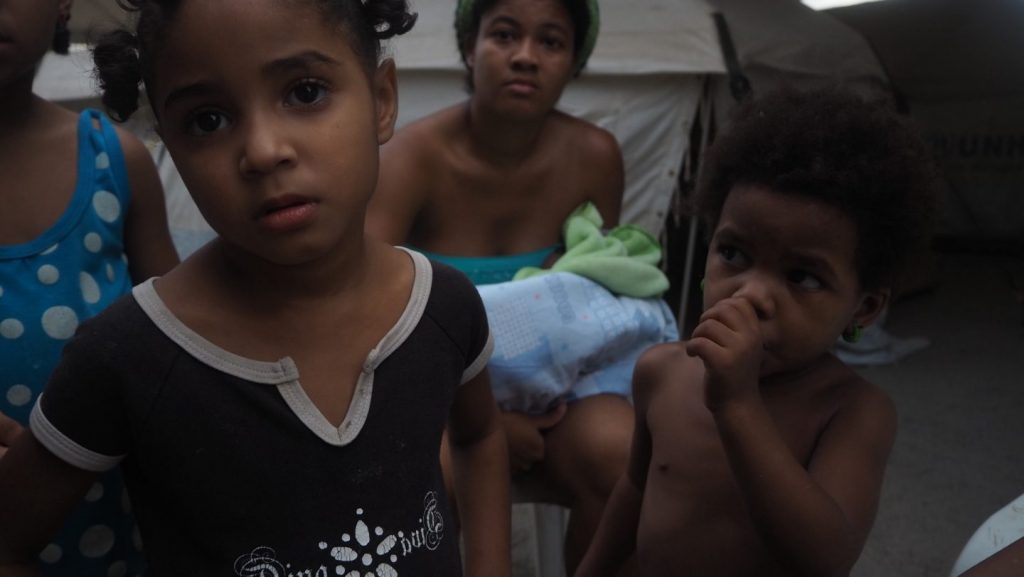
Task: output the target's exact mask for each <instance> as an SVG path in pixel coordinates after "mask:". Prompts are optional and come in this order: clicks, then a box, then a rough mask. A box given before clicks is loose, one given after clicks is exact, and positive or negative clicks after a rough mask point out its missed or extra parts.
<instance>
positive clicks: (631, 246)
mask: <svg viewBox="0 0 1024 577" xmlns="http://www.w3.org/2000/svg"><path fill="white" fill-rule="evenodd" d="M603 223H604V220H603V219H602V218H601V214H600V213H599V212H598V211H597V207H595V206H594V205H593V203H590V202H587V203H584V204H582V205H580V207H579V208H577V209H576V210H574V211H573V212H572V214H570V215H569V218H567V219H566V221H565V224H564V225H563V226H562V237H563V238H564V239H565V254H563V255H562V257H561V258H559V259H558V260H557V261H556V262H555V264H553V265H552V266H551V268H548V269H542V268H537V267H525V268H522V269H520V270H519V272H517V273H516V276H515V278H514V279H513V280H522V279H525V278H530V277H534V276H537V275H542V274H546V273H549V272H571V273H576V274H578V275H580V276H583V277H586V278H588V279H590V280H592V281H594V282H596V283H598V284H600V285H601V286H603V287H605V288H606V289H608V290H609V291H610V292H612V293H613V294H616V295H623V296H628V297H635V298H652V297H657V296H661V294H662V293H663V292H665V291H666V290H667V289H668V278H667V277H666V276H665V273H663V272H661V269H660V268H658V263H659V262H660V261H661V245H660V244H658V241H657V240H656V239H655V238H654V237H653V236H651V235H650V234H648V232H647V231H645V230H644V229H642V228H640V227H638V226H635V225H631V224H623V225H620V226H617V227H615V228H613V229H612V230H610V231H608V234H604V233H602V232H601V225H602V224H603Z"/></svg>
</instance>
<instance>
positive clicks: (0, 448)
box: [0, 413, 25, 458]
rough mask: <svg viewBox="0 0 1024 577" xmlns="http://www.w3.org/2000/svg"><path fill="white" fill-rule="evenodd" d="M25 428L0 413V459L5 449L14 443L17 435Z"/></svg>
mask: <svg viewBox="0 0 1024 577" xmlns="http://www.w3.org/2000/svg"><path fill="white" fill-rule="evenodd" d="M24 430H25V428H24V427H22V426H21V424H19V423H18V421H15V420H14V419H12V418H10V417H8V416H7V415H5V414H3V413H0V458H2V457H3V456H4V453H6V452H7V448H8V447H10V446H11V444H12V443H14V440H15V439H17V438H18V435H20V434H21V432H22V431H24Z"/></svg>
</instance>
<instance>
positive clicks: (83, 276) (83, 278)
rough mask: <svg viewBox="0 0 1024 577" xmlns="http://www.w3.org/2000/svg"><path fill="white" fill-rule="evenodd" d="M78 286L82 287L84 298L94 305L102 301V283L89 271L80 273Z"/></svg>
mask: <svg viewBox="0 0 1024 577" xmlns="http://www.w3.org/2000/svg"><path fill="white" fill-rule="evenodd" d="M78 287H79V288H80V289H82V300H84V301H85V302H87V303H89V304H91V305H94V304H96V303H98V302H100V296H101V295H100V285H99V284H98V283H97V282H96V279H94V278H92V275H90V274H89V273H87V272H83V273H79V274H78Z"/></svg>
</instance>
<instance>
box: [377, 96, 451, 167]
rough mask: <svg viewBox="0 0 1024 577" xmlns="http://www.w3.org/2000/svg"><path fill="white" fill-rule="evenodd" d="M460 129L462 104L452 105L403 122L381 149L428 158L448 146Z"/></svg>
mask: <svg viewBox="0 0 1024 577" xmlns="http://www.w3.org/2000/svg"><path fill="white" fill-rule="evenodd" d="M464 132H465V117H464V106H463V105H461V104H456V105H453V106H449V107H448V108H444V109H442V110H439V111H437V112H434V113H433V114H430V115H427V116H424V117H423V118H419V119H416V120H413V121H412V122H410V123H408V124H406V125H405V126H403V127H402V128H401V129H399V130H398V131H397V132H396V133H395V135H394V137H393V138H392V139H391V140H390V141H389V142H388V143H387V144H386V145H385V146H384V149H383V150H384V151H385V152H387V151H389V150H390V151H398V152H401V153H402V155H415V156H416V157H418V158H430V157H431V156H436V155H437V154H438V153H439V152H443V151H445V150H446V149H448V148H450V147H451V145H452V143H454V142H455V141H456V139H458V138H459V136H460V135H462V134H463V133H464Z"/></svg>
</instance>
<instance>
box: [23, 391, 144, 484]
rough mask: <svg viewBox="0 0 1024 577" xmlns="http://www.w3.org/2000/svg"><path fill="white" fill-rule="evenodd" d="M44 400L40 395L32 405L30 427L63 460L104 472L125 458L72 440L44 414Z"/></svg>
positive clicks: (43, 443)
mask: <svg viewBox="0 0 1024 577" xmlns="http://www.w3.org/2000/svg"><path fill="white" fill-rule="evenodd" d="M42 400H43V396H42V395H39V398H38V399H37V400H36V404H35V406H34V407H32V415H31V416H30V417H29V427H30V428H31V430H32V434H33V435H35V437H36V439H38V440H39V442H40V443H42V445H43V446H44V447H46V448H47V449H49V450H50V452H51V453H53V454H54V455H56V456H57V457H58V458H60V459H61V460H62V461H65V462H66V463H68V464H69V465H72V466H75V467H78V468H79V469H85V470H86V471H92V472H94V473H102V472H104V471H109V470H110V469H113V468H114V467H116V466H117V465H118V463H120V462H121V460H122V459H124V457H125V456H124V455H117V456H110V455H103V454H101V453H96V452H93V451H90V450H89V449H86V448H85V447H83V446H81V445H79V444H78V443H76V442H74V441H72V440H71V439H70V438H69V437H68V436H67V435H65V434H64V433H62V432H60V431H59V430H57V427H55V426H54V425H53V423H51V422H50V420H49V419H47V418H46V415H44V414H43V409H42V407H41V405H42Z"/></svg>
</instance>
